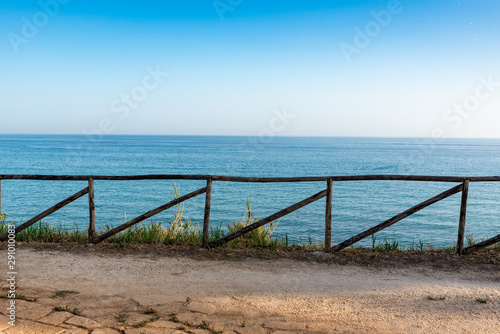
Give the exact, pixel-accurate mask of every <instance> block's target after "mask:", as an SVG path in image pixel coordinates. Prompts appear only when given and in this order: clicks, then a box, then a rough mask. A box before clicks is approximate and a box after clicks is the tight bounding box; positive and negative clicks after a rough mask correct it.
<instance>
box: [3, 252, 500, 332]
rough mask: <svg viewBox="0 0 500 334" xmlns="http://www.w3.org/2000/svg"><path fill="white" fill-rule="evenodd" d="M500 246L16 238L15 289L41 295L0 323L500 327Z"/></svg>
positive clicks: (170, 327)
mask: <svg viewBox="0 0 500 334" xmlns="http://www.w3.org/2000/svg"><path fill="white" fill-rule="evenodd" d="M1 252H2V254H6V250H5V248H2V250H1ZM499 253H500V252H498V251H496V252H489V253H488V252H483V253H481V254H480V255H477V256H476V257H468V258H467V259H465V258H463V257H458V256H455V255H453V254H443V253H442V252H441V253H432V252H425V253H424V252H420V253H418V252H415V253H387V254H373V253H372V252H368V251H359V252H358V251H349V250H347V251H346V252H345V253H344V254H340V255H339V254H337V255H335V254H322V253H319V252H286V253H284V254H279V253H276V252H261V251H250V252H247V251H228V250H224V251H213V250H202V249H196V248H189V247H186V248H175V249H173V248H168V247H153V246H145V247H140V248H135V249H134V248H131V249H126V250H121V249H118V248H117V247H113V246H106V245H99V246H82V245H69V246H68V245H62V246H61V245H19V247H18V253H17V272H18V274H17V277H16V278H17V280H18V281H17V285H18V288H17V293H18V294H22V295H24V296H25V297H28V298H36V301H31V302H29V301H25V300H17V301H16V316H17V322H16V324H17V325H16V327H11V326H10V325H8V323H7V321H8V319H7V318H6V317H5V316H4V315H5V314H6V313H7V310H6V308H7V305H8V302H9V300H8V299H0V313H2V314H3V316H1V321H0V330H2V331H1V333H37V334H39V333H42V334H43V333H86V334H88V333H92V334H100V333H104V334H106V333H125V334H136V333H145V334H147V333H220V332H223V333H241V334H246V333H274V334H280V333H500V254H499ZM3 258H4V259H5V261H2V263H1V268H2V269H1V270H2V272H3V273H5V274H3V275H4V276H6V273H7V272H8V270H7V263H6V262H7V261H6V256H4V257H3ZM3 282H4V283H2V284H3V285H4V286H6V283H5V280H4V281H3ZM4 290H5V289H4ZM2 293H6V291H4V292H2ZM57 306H60V307H63V308H66V307H67V310H69V311H72V312H74V313H78V312H77V311H80V313H81V314H80V315H74V314H72V313H70V312H66V311H62V312H57V311H54V308H55V307H57ZM75 309H76V312H75ZM148 309H149V310H148ZM145 313H148V314H145Z"/></svg>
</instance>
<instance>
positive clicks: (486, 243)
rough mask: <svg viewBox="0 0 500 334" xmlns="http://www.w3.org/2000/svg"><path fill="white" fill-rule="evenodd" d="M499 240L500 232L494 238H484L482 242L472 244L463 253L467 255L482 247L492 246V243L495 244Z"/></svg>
mask: <svg viewBox="0 0 500 334" xmlns="http://www.w3.org/2000/svg"><path fill="white" fill-rule="evenodd" d="M497 242H500V234H498V235H496V236H494V237H493V238H491V239H488V240H484V241H482V242H480V243H477V244H475V245H472V246H470V247H467V248H465V249H464V250H463V252H462V254H464V255H467V254H471V253H474V252H476V251H478V250H480V249H483V248H485V247H488V246H491V245H494V244H496V243H497Z"/></svg>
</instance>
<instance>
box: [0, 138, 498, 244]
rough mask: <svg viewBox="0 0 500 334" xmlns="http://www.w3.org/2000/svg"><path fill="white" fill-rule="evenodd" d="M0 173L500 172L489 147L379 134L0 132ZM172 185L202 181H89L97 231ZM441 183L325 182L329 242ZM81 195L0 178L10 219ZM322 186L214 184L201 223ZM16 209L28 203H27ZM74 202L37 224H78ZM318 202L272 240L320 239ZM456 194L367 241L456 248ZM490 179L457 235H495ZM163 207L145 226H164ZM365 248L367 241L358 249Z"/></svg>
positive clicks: (494, 186)
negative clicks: (330, 190)
mask: <svg viewBox="0 0 500 334" xmlns="http://www.w3.org/2000/svg"><path fill="white" fill-rule="evenodd" d="M0 157H1V159H0V174H86V175H88V174H94V175H135V174H218V175H235V176H323V175H356V174H421V175H457V176H464V175H467V176H476V175H477V176H485V175H500V168H499V167H500V140H469V139H467V140H465V139H464V140H458V139H453V140H452V139H447V140H444V141H441V142H439V143H434V142H432V141H431V140H430V139H428V140H425V139H394V138H391V139H388V138H274V139H272V140H266V141H265V142H264V141H263V140H261V139H259V138H253V137H188V136H108V137H104V138H94V139H92V140H89V139H87V138H86V137H84V136H40V135H0ZM174 183H175V185H176V186H177V188H178V189H179V191H180V192H181V194H186V193H188V192H190V191H193V190H195V189H198V188H201V187H203V186H204V185H205V182H204V181H132V182H129V181H96V183H95V188H96V189H95V191H96V198H95V200H96V217H97V225H98V226H99V225H105V224H112V225H116V224H119V223H120V222H123V221H124V220H125V216H126V217H127V219H128V220H130V219H131V218H133V217H135V216H137V215H140V214H142V213H144V212H146V211H148V210H150V209H153V208H155V207H157V206H160V205H162V204H164V203H166V202H168V201H170V200H171V199H172V198H173V189H174ZM454 185H455V184H453V183H428V182H425V183H424V182H403V181H365V182H339V183H334V201H333V202H334V203H333V237H332V238H333V241H334V242H341V241H343V240H344V239H346V238H348V237H350V236H352V235H354V234H356V233H359V232H361V231H363V230H365V229H366V228H369V227H371V226H373V225H376V224H378V223H380V222H382V221H384V220H386V219H388V218H390V217H392V216H394V215H395V214H398V213H399V212H401V211H404V210H406V209H407V208H409V207H411V206H413V205H415V204H417V203H419V202H421V201H423V200H425V199H427V198H429V197H431V196H433V195H436V194H438V193H440V192H442V191H444V190H446V189H448V188H451V187H452V186H454ZM84 187H86V182H61V181H27V180H4V181H2V211H3V212H5V213H7V214H8V216H9V219H10V220H13V221H15V222H17V223H22V222H23V221H25V220H27V219H29V218H31V217H33V216H35V215H36V214H38V213H39V212H41V211H43V210H45V209H47V208H48V207H50V206H52V205H54V204H55V203H57V202H59V201H60V200H62V199H64V198H66V197H68V196H69V195H71V194H73V193H75V192H77V191H79V190H81V189H83V188H84ZM324 188H325V184H324V183H323V182H319V183H313V182H312V183H290V184H244V183H225V182H215V183H214V185H213V195H212V201H213V202H212V213H211V222H212V223H223V224H226V223H228V222H232V221H236V220H241V219H243V217H244V216H245V212H246V201H247V197H248V198H249V199H250V201H251V203H252V208H253V210H254V212H255V213H256V214H258V215H259V216H260V217H265V216H267V215H269V214H272V213H274V212H275V211H278V210H280V209H282V208H284V207H286V206H288V205H291V204H293V203H295V202H297V201H300V200H302V199H304V198H306V197H308V196H310V195H312V194H314V193H316V192H318V191H321V190H323V189H324ZM27 204H28V205H27ZM87 205H88V203H87V198H86V197H83V198H81V199H79V200H78V201H76V202H74V203H73V204H71V205H69V206H67V207H65V208H63V209H62V210H60V211H59V212H57V213H56V214H53V215H51V216H49V217H47V218H46V219H45V221H48V222H52V223H56V224H57V223H63V224H65V225H67V226H73V225H74V224H77V225H79V226H81V227H82V228H86V226H87V224H88V206H87ZM184 206H185V214H184V217H185V218H189V219H191V220H192V221H194V222H196V223H201V222H202V220H203V207H204V196H200V197H197V198H194V199H191V200H189V201H187V202H185V204H184ZM324 206H325V203H324V200H320V201H318V202H316V203H313V204H311V205H309V206H307V207H305V208H302V209H300V210H298V211H296V212H294V213H292V214H290V215H288V216H285V217H284V218H282V219H281V221H280V222H279V225H278V228H277V230H276V232H277V233H278V234H279V235H284V234H285V233H288V235H289V238H290V239H291V240H298V239H299V237H302V238H303V239H304V240H307V236H308V235H311V236H312V239H313V240H315V241H316V240H321V239H322V238H323V233H324V232H323V230H324V209H325V208H324ZM459 208H460V194H456V195H454V196H452V197H449V198H448V199H446V200H444V201H441V202H439V203H437V204H434V205H433V206H431V207H428V208H426V209H424V210H422V211H420V212H419V213H417V214H415V215H413V216H411V217H409V218H407V219H405V220H403V221H401V222H399V223H397V224H396V225H393V226H392V227H390V228H388V229H386V230H384V231H383V232H380V233H379V234H377V236H378V240H380V239H383V238H384V237H386V238H387V239H388V240H394V239H397V240H398V241H400V242H403V243H409V242H411V241H412V240H414V241H419V240H424V241H425V242H428V243H430V244H433V245H435V246H439V245H452V244H454V243H455V242H456V241H455V239H456V234H457V224H458V214H459ZM499 214H500V183H473V184H471V186H470V190H469V206H468V212H467V232H469V233H472V234H473V235H474V237H476V238H481V237H487V236H489V237H491V236H494V235H496V234H498V233H500V219H499ZM173 216H174V209H170V210H167V211H165V212H163V213H161V214H159V215H158V216H156V219H157V220H160V221H170V220H172V218H173ZM359 244H360V245H371V239H370V240H366V241H364V242H361V243H359Z"/></svg>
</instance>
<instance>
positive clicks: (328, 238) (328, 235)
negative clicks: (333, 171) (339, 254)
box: [325, 179, 333, 253]
mask: <svg viewBox="0 0 500 334" xmlns="http://www.w3.org/2000/svg"><path fill="white" fill-rule="evenodd" d="M332 186H333V181H332V179H328V180H326V211H325V253H330V252H331V250H332Z"/></svg>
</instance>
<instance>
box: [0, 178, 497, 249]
mask: <svg viewBox="0 0 500 334" xmlns="http://www.w3.org/2000/svg"><path fill="white" fill-rule="evenodd" d="M2 180H52V181H85V182H87V187H86V188H84V189H82V190H80V191H79V192H77V193H76V194H74V195H72V196H70V197H68V198H66V199H65V200H63V201H61V202H59V203H57V204H56V205H54V206H52V207H51V208H49V209H47V210H45V211H44V212H42V213H40V214H38V215H36V216H35V217H33V218H32V219H30V220H28V221H26V222H25V223H23V224H21V225H19V226H17V227H16V233H19V232H21V231H22V230H24V229H26V228H27V227H29V226H31V225H32V224H34V223H35V222H37V221H40V220H41V219H43V218H45V217H47V216H48V215H50V214H52V213H54V212H56V211H57V210H59V209H61V208H62V207H64V206H66V205H68V204H70V203H71V202H73V201H75V200H77V199H78V198H80V197H82V196H84V195H87V194H88V200H89V213H90V215H89V216H90V222H89V229H88V242H89V243H94V244H95V243H99V242H101V241H103V240H105V239H107V238H109V237H111V236H113V235H115V234H117V233H119V232H121V231H123V230H125V229H127V228H129V227H131V226H133V225H135V224H137V223H139V222H141V221H144V220H146V219H148V218H150V217H152V216H154V215H156V214H158V213H160V212H162V211H164V210H167V209H168V208H171V207H173V206H175V205H177V204H179V203H182V202H184V201H185V200H188V199H190V198H193V197H196V196H198V195H201V194H205V213H204V221H203V239H202V240H203V241H202V243H203V247H208V248H211V247H217V246H219V245H222V244H224V243H226V242H228V241H230V240H233V239H235V238H238V237H239V236H242V235H243V234H245V233H248V232H250V231H252V230H254V229H256V228H258V227H260V226H263V225H265V224H268V223H270V222H271V221H274V220H276V219H279V218H281V217H283V216H285V215H287V214H289V213H291V212H293V211H295V210H298V209H300V208H302V207H304V206H306V205H308V204H310V203H313V202H315V201H317V200H319V199H321V198H323V197H326V209H325V252H337V251H340V250H342V249H344V248H346V247H348V246H350V245H352V244H354V243H356V242H358V241H360V240H362V239H364V238H366V237H369V236H371V235H373V234H374V233H377V232H379V231H381V230H383V229H385V228H387V227H389V226H391V225H393V224H395V223H397V222H399V221H400V220H402V219H404V218H406V217H408V216H410V215H412V214H414V213H415V212H417V211H420V210H422V209H423V208H425V207H427V206H429V205H432V204H434V203H436V202H439V201H440V200H442V199H445V198H447V197H450V196H452V195H454V194H456V193H459V192H461V193H462V197H461V205H460V213H459V221H458V236H457V245H456V252H457V254H460V255H465V254H470V253H472V252H475V251H477V250H480V249H482V248H485V247H488V246H491V245H493V244H495V243H497V242H500V234H498V235H496V236H494V237H492V238H490V239H487V240H484V241H482V242H480V243H478V244H475V245H472V246H470V247H467V248H464V232H465V218H466V211H467V196H468V192H469V183H470V182H498V181H500V176H485V177H458V176H421V175H354V176H313V177H241V176H220V175H133V176H97V175H0V212H1V182H2ZM95 180H110V181H131V180H203V181H206V186H205V187H203V188H200V189H198V190H196V191H193V192H191V193H189V194H186V195H184V196H181V197H179V198H176V199H174V200H173V201H170V202H168V203H166V204H164V205H162V206H160V207H157V208H155V209H153V210H150V211H148V212H146V213H144V214H142V215H140V216H138V217H136V218H134V219H132V220H130V221H128V222H125V223H124V224H122V225H120V226H117V227H115V228H113V229H111V230H109V231H107V232H105V233H103V234H101V235H97V233H96V229H95V203H94V181H95ZM384 180H385V181H424V182H451V183H459V184H458V185H456V186H454V187H453V188H450V189H448V190H446V191H444V192H442V193H440V194H437V195H436V196H434V197H432V198H429V199H428V200H426V201H423V202H422V203H419V204H417V205H415V206H413V207H411V208H409V209H408V210H406V211H404V212H402V213H400V214H398V215H396V216H394V217H392V218H390V219H388V220H386V221H384V222H382V223H380V224H379V225H377V226H374V227H372V228H370V229H368V230H366V231H364V232H361V233H359V234H357V235H355V236H353V237H351V238H349V239H347V240H345V241H343V242H341V243H339V244H336V245H333V246H332V198H333V190H334V189H333V183H334V182H342V181H384ZM214 181H219V182H261V183H276V182H325V184H326V189H325V190H323V191H320V192H319V193H317V194H314V195H312V196H311V197H308V198H306V199H304V200H302V201H300V202H298V203H295V204H293V205H291V206H289V207H287V208H285V209H283V210H280V211H278V212H276V213H274V214H272V215H270V216H268V217H265V218H263V219H260V220H258V221H257V222H255V223H253V224H251V225H248V226H245V227H244V228H242V229H240V230H238V231H235V232H232V233H229V234H227V235H226V236H224V237H222V238H220V239H218V240H214V241H211V242H209V240H208V237H209V228H210V206H211V196H212V182H214ZM7 238H8V235H7V234H3V235H1V236H0V241H5V240H7Z"/></svg>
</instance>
